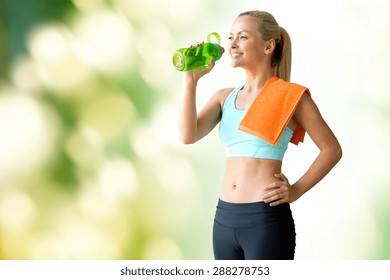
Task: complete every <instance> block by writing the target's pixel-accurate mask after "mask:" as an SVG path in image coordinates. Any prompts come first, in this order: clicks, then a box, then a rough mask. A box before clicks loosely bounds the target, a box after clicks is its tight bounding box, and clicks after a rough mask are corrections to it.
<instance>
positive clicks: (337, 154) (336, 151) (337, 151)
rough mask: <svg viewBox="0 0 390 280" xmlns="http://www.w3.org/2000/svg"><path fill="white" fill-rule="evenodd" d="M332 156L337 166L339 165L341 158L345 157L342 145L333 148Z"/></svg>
mask: <svg viewBox="0 0 390 280" xmlns="http://www.w3.org/2000/svg"><path fill="white" fill-rule="evenodd" d="M332 155H333V158H334V162H335V164H337V163H338V162H339V161H340V160H341V158H342V157H343V149H342V148H341V146H340V144H338V143H337V145H335V146H334V147H333V150H332Z"/></svg>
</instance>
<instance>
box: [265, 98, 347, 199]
mask: <svg viewBox="0 0 390 280" xmlns="http://www.w3.org/2000/svg"><path fill="white" fill-rule="evenodd" d="M294 120H295V121H296V122H298V123H299V124H300V125H301V126H302V127H303V128H304V129H305V130H306V131H307V133H308V134H309V136H310V137H311V139H312V140H313V142H314V143H315V144H316V146H317V147H318V148H319V150H320V153H319V154H318V156H317V158H316V159H315V160H314V162H313V163H312V164H311V166H310V167H309V169H308V170H307V172H306V173H305V174H304V175H303V176H302V177H301V178H300V179H299V180H298V181H297V182H296V183H295V184H293V185H292V186H290V184H289V182H288V180H287V178H286V177H285V176H284V175H283V174H275V176H276V177H277V178H279V179H281V180H280V181H277V182H274V183H271V184H270V185H268V186H266V187H265V190H266V191H268V192H267V194H266V195H265V196H264V197H263V199H264V202H266V203H269V202H271V204H270V205H271V206H276V205H279V204H281V203H285V202H288V203H292V202H294V201H296V200H297V199H298V198H300V197H301V196H302V195H303V194H304V193H306V192H307V191H308V190H310V189H311V188H312V187H314V186H315V185H316V184H317V183H318V182H320V181H321V180H322V179H323V178H324V177H325V176H326V174H328V173H329V171H330V170H331V169H332V168H333V167H334V166H335V165H336V164H337V162H338V161H339V160H340V159H341V156H342V150H341V147H340V144H339V142H338V140H337V138H336V137H335V135H334V134H333V132H332V130H331V129H330V128H329V126H328V125H327V123H326V122H325V121H324V119H323V118H322V116H321V113H320V111H319V110H318V108H317V106H316V104H315V103H314V101H313V100H312V99H311V97H310V96H309V95H308V94H304V95H303V96H302V99H301V101H300V103H299V105H298V107H297V110H296V111H295V114H294Z"/></svg>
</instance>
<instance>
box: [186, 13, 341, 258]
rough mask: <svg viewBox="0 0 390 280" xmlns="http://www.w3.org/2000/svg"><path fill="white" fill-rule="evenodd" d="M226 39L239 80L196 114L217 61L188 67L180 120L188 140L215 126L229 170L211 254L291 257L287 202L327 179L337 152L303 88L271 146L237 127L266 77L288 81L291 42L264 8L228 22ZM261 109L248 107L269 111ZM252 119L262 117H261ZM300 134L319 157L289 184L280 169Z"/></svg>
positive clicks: (291, 230) (335, 142)
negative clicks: (201, 87) (201, 86)
mask: <svg viewBox="0 0 390 280" xmlns="http://www.w3.org/2000/svg"><path fill="white" fill-rule="evenodd" d="M229 39H230V43H229V47H228V52H229V54H230V56H231V65H232V66H233V67H241V68H243V69H244V70H245V72H246V80H245V82H244V84H243V85H240V86H238V87H237V88H226V89H221V90H219V91H218V92H216V93H215V94H214V95H212V97H211V98H210V100H209V101H208V102H207V103H206V105H205V106H204V108H203V109H202V110H201V111H200V112H198V111H197V108H196V92H197V83H198V81H199V79H200V78H201V77H202V76H204V75H205V74H207V73H209V72H210V71H211V70H212V69H213V67H214V62H213V61H211V63H210V66H209V67H208V68H207V69H206V70H204V71H201V72H186V73H185V88H184V96H183V101H182V105H181V111H180V121H179V130H180V135H181V139H182V141H183V142H184V143H185V144H192V143H195V142H197V141H198V140H200V139H201V138H203V137H204V136H206V135H207V134H208V133H209V132H210V131H212V130H213V129H214V128H215V127H216V126H217V124H218V123H220V125H219V132H220V136H221V140H222V142H223V144H224V145H225V148H226V170H225V173H224V178H223V182H222V185H221V189H220V196H219V201H218V205H217V211H216V215H215V220H214V227H213V249H214V257H215V259H224V260H232V259H293V258H294V253H295V226H294V220H293V217H292V213H291V210H290V203H292V202H294V201H296V200H297V199H299V198H300V197H301V196H302V195H303V194H304V193H306V192H307V191H308V190H310V189H311V188H312V187H313V186H315V185H316V184H317V183H318V182H319V181H320V180H321V179H323V178H324V177H325V176H326V174H327V173H328V172H329V171H330V170H331V169H332V168H333V167H334V166H335V164H336V163H337V162H338V161H339V160H340V158H341V156H342V150H341V147H340V145H339V143H338V140H337V139H336V137H335V135H334V134H333V133H332V131H331V129H330V128H329V127H328V125H327V124H326V122H325V121H324V119H323V118H322V116H321V114H320V112H319V110H318V108H317V106H316V104H315V103H314V101H313V100H312V99H311V96H310V94H309V91H308V90H304V91H303V94H302V95H301V96H300V98H299V100H298V102H297V104H296V107H295V108H294V110H293V114H292V116H291V117H289V118H288V122H287V123H286V124H285V127H284V130H282V131H281V133H280V135H279V138H278V141H277V142H276V143H272V144H271V143H269V142H267V141H266V140H264V139H262V138H260V137H258V136H255V135H253V134H251V133H248V132H245V131H243V129H239V128H240V124H241V122H242V121H243V118H244V117H245V115H247V113H248V112H249V109H250V108H251V106H252V105H254V102H255V100H256V98H257V97H258V95H259V94H263V93H261V91H262V90H264V88H265V85H266V84H267V82H268V83H270V81H274V80H280V81H282V82H284V81H285V82H289V80H290V71H291V43H290V38H289V36H288V34H287V32H286V30H285V29H283V28H281V27H279V25H278V23H277V22H276V20H275V18H274V17H273V16H272V15H271V14H269V13H267V12H263V11H249V12H245V13H242V14H240V15H239V16H238V17H237V19H236V20H235V21H234V22H233V24H232V26H231V30H230V36H229ZM199 44H200V43H197V44H195V45H194V46H196V45H199ZM287 85H290V84H289V83H288V84H287ZM264 94H265V93H264ZM272 94H273V93H271V95H270V96H271V97H272ZM275 96H276V94H275ZM282 96H283V95H282ZM260 104H261V103H260ZM256 106H257V105H256ZM265 107H266V105H264V108H260V110H259V108H255V109H252V108H251V110H259V111H263V109H264V111H266V110H267V108H265ZM282 110H283V109H282ZM255 113H256V112H255ZM281 113H283V111H282V112H281ZM257 121H259V122H261V121H263V122H264V120H262V119H261V118H259V119H255V120H254V122H255V123H256V122H257ZM265 122H267V120H265ZM249 131H250V130H249ZM298 131H300V132H301V133H302V131H303V132H307V134H308V135H309V136H310V137H311V139H312V140H313V142H314V143H315V144H316V145H317V147H318V149H319V154H318V156H317V157H316V159H315V160H314V161H313V163H312V164H311V166H310V167H309V168H308V170H307V172H305V173H304V174H303V175H302V177H301V178H300V179H299V180H298V181H296V182H295V183H294V184H290V183H289V181H288V179H287V178H286V177H285V176H284V175H283V174H282V173H281V168H282V160H283V156H284V153H285V151H286V149H287V144H288V143H289V142H290V141H291V139H292V138H294V133H295V132H298ZM302 140H303V139H301V141H302Z"/></svg>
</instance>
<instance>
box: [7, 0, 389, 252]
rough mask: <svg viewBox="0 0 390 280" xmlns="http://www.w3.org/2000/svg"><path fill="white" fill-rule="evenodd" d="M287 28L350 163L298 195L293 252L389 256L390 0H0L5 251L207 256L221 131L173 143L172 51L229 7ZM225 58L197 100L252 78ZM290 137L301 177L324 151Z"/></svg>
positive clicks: (296, 64)
mask: <svg viewBox="0 0 390 280" xmlns="http://www.w3.org/2000/svg"><path fill="white" fill-rule="evenodd" d="M252 9H260V10H266V11H269V12H271V13H272V14H273V15H274V16H275V17H276V19H277V20H278V22H279V24H280V25H281V26H283V27H285V28H286V29H287V31H288V32H289V33H290V36H291V38H292V43H293V70H292V71H293V73H292V81H294V82H297V83H301V84H304V85H306V86H307V87H309V89H310V90H311V92H312V94H313V98H314V99H315V101H316V102H317V104H318V106H319V107H320V110H321V112H322V113H323V115H324V117H325V119H326V120H327V121H328V123H329V125H330V126H331V127H332V129H333V130H334V132H335V133H336V135H337V137H338V138H339V140H340V142H341V144H342V146H343V149H344V157H343V159H342V161H341V162H340V164H339V165H338V166H337V167H336V168H335V169H334V170H333V171H332V173H330V175H329V176H328V177H326V178H325V179H324V180H323V181H322V182H321V183H320V184H319V185H318V186H317V187H316V188H314V189H313V190H311V191H310V192H309V193H307V194H306V195H305V196H304V197H302V198H301V199H300V200H299V201H297V202H296V203H294V204H292V209H293V212H294V216H295V223H296V227H297V248H296V259H390V240H389V236H390V220H389V219H388V215H389V213H390V204H389V202H388V198H389V193H390V191H389V188H388V186H389V183H390V177H389V172H388V170H387V169H388V167H389V166H390V157H389V156H390V153H389V152H390V148H389V146H388V139H389V136H390V133H389V127H390V125H389V120H390V118H389V112H390V92H389V89H390V79H389V78H388V77H389V75H390V54H389V49H390V32H389V31H390V20H389V17H388V15H387V13H388V11H389V10H390V2H388V1H385V0H374V1H369V2H367V1H364V0H358V1H352V0H341V1H335V0H331V1H326V2H325V1H322V2H320V3H318V2H316V1H309V0H298V1H289V0H284V1H254V0H253V1H245V0H242V1H232V0H217V1H206V0H193V1H184V0H166V1H163V0H161V1H159V0H142V1H135V0H0V259H212V258H213V255H212V244H211V232H212V220H213V216H214V210H215V204H216V202H217V199H218V189H219V184H220V181H221V177H222V173H223V169H224V152H223V148H222V147H221V144H220V143H219V139H218V134H217V133H216V131H213V132H212V133H211V134H210V135H209V136H208V137H207V138H205V139H204V140H202V141H200V142H199V143H197V144H195V145H191V146H185V145H182V144H181V143H180V142H179V139H178V133H177V121H178V120H177V116H178V106H179V103H180V94H181V93H180V91H181V88H182V74H181V73H179V72H177V71H176V70H175V69H174V68H173V66H172V64H171V55H172V53H173V51H174V50H175V49H178V48H180V47H183V46H188V45H189V44H191V43H192V42H194V41H201V40H205V39H206V36H207V34H208V33H211V32H214V31H216V32H219V33H220V34H221V36H222V38H223V45H224V46H226V44H227V34H228V33H229V30H230V25H231V23H232V22H233V20H234V19H235V18H236V16H237V15H238V14H239V13H240V12H242V11H246V10H252ZM229 63H230V62H229V57H228V56H227V55H225V56H224V57H223V58H222V59H221V60H220V61H219V62H218V63H217V65H216V67H215V69H214V70H213V72H212V73H211V74H209V75H208V76H206V77H204V79H203V80H202V81H201V84H200V85H199V90H200V93H199V99H198V103H199V107H201V106H202V105H203V104H204V102H206V101H207V99H208V98H209V97H210V95H211V94H212V93H213V92H215V91H216V90H218V89H220V88H222V87H234V86H237V85H238V84H240V83H242V82H243V73H242V71H240V70H239V69H231V67H230V66H229ZM316 153H317V151H316V148H315V146H314V145H313V143H312V142H311V141H310V139H308V138H307V139H306V141H305V143H304V144H303V145H299V146H298V147H295V146H291V148H290V149H289V151H288V152H287V154H286V157H285V163H284V167H283V172H284V173H285V174H286V175H287V176H288V177H289V179H290V182H294V181H295V180H296V179H298V177H299V176H301V175H302V173H303V172H304V171H305V170H306V169H307V167H308V165H309V164H310V163H311V161H312V160H313V159H314V157H315V156H316Z"/></svg>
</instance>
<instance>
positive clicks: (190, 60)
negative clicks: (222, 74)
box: [172, 32, 225, 71]
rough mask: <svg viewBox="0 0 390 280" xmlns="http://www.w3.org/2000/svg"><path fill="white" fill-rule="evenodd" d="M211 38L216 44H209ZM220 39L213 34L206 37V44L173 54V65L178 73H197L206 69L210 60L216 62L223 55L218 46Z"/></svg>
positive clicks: (183, 49)
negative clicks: (215, 40) (214, 39)
mask: <svg viewBox="0 0 390 280" xmlns="http://www.w3.org/2000/svg"><path fill="white" fill-rule="evenodd" d="M211 36H214V37H215V38H216V39H217V42H218V43H211V42H210V40H211ZM220 44H221V37H220V36H219V34H218V33H216V32H213V33H210V34H209V35H208V36H207V43H204V44H202V45H200V46H197V47H193V48H182V49H179V50H177V51H176V52H175V53H174V54H173V57H172V58H173V65H174V66H175V68H176V69H177V70H179V71H197V70H202V69H206V68H207V67H208V66H209V63H210V60H211V59H213V60H214V61H217V60H218V59H220V58H221V56H222V54H223V53H224V51H225V50H224V48H222V47H221V46H220Z"/></svg>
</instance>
